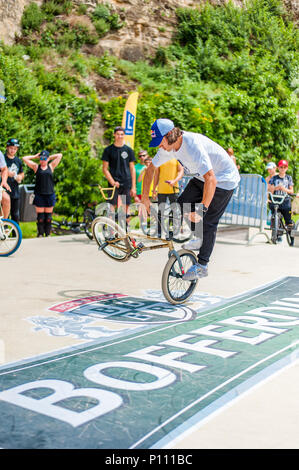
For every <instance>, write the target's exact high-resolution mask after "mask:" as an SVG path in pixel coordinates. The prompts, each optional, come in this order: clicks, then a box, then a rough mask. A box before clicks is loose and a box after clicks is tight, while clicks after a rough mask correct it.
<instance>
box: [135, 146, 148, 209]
mask: <svg viewBox="0 0 299 470" xmlns="http://www.w3.org/2000/svg"><path fill="white" fill-rule="evenodd" d="M138 157H139V159H140V162H139V163H136V165H135V172H136V196H135V202H140V201H141V196H142V181H138V178H139V175H140V173H141V172H142V170H144V169H145V163H144V160H145V159H146V158H147V157H148V153H147V151H146V150H140V152H139V153H138Z"/></svg>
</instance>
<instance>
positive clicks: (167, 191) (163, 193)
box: [153, 158, 184, 238]
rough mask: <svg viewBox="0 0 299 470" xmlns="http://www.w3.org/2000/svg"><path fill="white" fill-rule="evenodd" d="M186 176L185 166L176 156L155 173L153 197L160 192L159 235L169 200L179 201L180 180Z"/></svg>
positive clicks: (159, 234)
mask: <svg viewBox="0 0 299 470" xmlns="http://www.w3.org/2000/svg"><path fill="white" fill-rule="evenodd" d="M183 176H184V168H183V167H182V165H181V164H180V163H179V162H178V160H177V159H176V158H173V159H172V160H168V161H167V162H166V163H163V164H162V165H161V166H160V167H159V168H158V170H157V171H155V175H154V185H153V186H154V191H153V198H155V197H156V195H157V194H158V221H159V223H158V237H159V238H160V237H161V219H162V217H163V214H164V211H165V206H166V203H167V200H168V201H169V204H174V203H175V202H176V201H177V198H178V193H179V187H178V181H179V180H180V179H181V178H182V177H183ZM167 235H168V234H167Z"/></svg>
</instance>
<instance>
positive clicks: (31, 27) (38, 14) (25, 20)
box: [21, 2, 45, 34]
mask: <svg viewBox="0 0 299 470" xmlns="http://www.w3.org/2000/svg"><path fill="white" fill-rule="evenodd" d="M44 19H45V17H44V14H43V12H42V11H41V9H40V8H39V6H38V5H37V4H36V3H34V2H31V3H29V5H28V6H27V7H26V8H25V9H24V12H23V15H22V19H21V26H22V30H23V32H24V33H25V34H28V33H29V32H30V31H38V30H39V28H40V26H41V24H42V22H43V21H44Z"/></svg>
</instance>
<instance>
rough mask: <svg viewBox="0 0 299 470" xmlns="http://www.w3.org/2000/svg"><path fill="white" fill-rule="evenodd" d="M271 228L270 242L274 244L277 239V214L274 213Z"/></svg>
mask: <svg viewBox="0 0 299 470" xmlns="http://www.w3.org/2000/svg"><path fill="white" fill-rule="evenodd" d="M272 223H273V225H272V229H271V242H272V243H273V244H274V245H276V244H277V239H278V234H277V231H278V215H277V214H275V215H274V216H273V220H272Z"/></svg>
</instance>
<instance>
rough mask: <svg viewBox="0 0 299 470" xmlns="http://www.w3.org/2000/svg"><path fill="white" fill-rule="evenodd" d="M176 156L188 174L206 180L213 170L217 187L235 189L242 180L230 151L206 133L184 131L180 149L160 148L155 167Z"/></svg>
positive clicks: (154, 163) (154, 159)
mask: <svg viewBox="0 0 299 470" xmlns="http://www.w3.org/2000/svg"><path fill="white" fill-rule="evenodd" d="M172 158H176V159H177V160H178V161H179V162H180V163H181V165H182V166H183V167H184V172H185V174H186V175H192V176H194V177H196V178H198V179H199V180H201V181H204V178H203V175H205V174H206V173H207V172H208V171H209V170H213V171H214V173H215V176H216V179H217V187H218V188H221V189H227V190H230V189H235V188H236V187H237V186H238V184H239V181H240V175H239V172H238V169H237V167H236V165H235V163H234V162H233V160H232V159H231V158H230V156H229V155H228V153H226V151H225V150H224V149H223V148H222V147H221V146H220V145H219V144H216V142H214V141H213V140H211V139H209V138H208V137H206V136H205V135H202V134H196V133H194V132H185V131H184V132H183V141H182V145H181V147H180V148H179V150H177V151H176V152H175V151H170V152H167V151H166V150H163V149H159V150H158V152H157V154H156V155H155V157H154V158H153V160H152V163H153V165H154V166H155V167H159V166H161V165H162V164H163V163H165V162H167V161H168V160H171V159H172Z"/></svg>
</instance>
